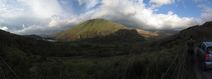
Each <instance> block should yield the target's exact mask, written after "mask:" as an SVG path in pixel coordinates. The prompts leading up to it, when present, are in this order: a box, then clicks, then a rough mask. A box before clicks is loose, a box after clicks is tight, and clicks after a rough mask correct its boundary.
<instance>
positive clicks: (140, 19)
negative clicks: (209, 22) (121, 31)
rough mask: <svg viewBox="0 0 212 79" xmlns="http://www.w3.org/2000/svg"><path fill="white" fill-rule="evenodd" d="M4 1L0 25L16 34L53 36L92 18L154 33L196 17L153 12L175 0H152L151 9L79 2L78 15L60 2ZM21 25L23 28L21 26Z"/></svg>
mask: <svg viewBox="0 0 212 79" xmlns="http://www.w3.org/2000/svg"><path fill="white" fill-rule="evenodd" d="M7 1H8V0H0V23H4V24H5V25H6V26H7V27H8V28H9V29H8V28H7V30H8V31H11V32H14V33H18V34H34V33H35V34H37V33H53V32H54V31H55V32H56V31H58V30H62V29H64V28H67V27H70V26H71V25H74V24H77V23H79V22H82V21H85V20H89V19H94V18H104V19H108V20H112V21H116V22H120V23H123V24H126V25H129V27H131V26H134V27H139V28H145V29H154V30H158V29H181V28H186V27H188V26H191V25H195V24H197V23H196V21H195V18H192V17H180V16H178V15H177V14H175V13H173V12H172V11H169V12H167V13H164V14H159V13H156V12H155V10H156V8H152V6H153V5H154V6H155V7H160V6H162V5H168V4H172V3H174V0H151V1H150V3H151V4H152V6H151V7H146V6H145V5H146V4H145V3H143V0H101V1H99V0H78V2H79V5H83V7H85V8H86V9H85V10H86V11H82V12H83V13H80V14H77V15H74V13H72V12H71V13H70V12H68V11H64V8H63V7H64V6H63V5H61V4H60V3H59V1H60V0H15V1H16V4H8V3H7ZM63 1H66V0H63ZM67 1H68V0H67ZM70 1H71V0H70ZM63 3H64V2H63ZM97 5H98V7H95V6H97ZM65 7H69V6H65ZM81 7H82V6H81ZM94 7H95V8H94ZM71 11H72V10H71ZM73 12H74V10H73ZM67 15H68V16H69V17H67ZM23 24H24V25H25V27H22V25H23ZM8 25H9V26H8ZM17 27H18V28H17ZM11 28H17V29H13V30H11ZM4 29H5V28H4Z"/></svg>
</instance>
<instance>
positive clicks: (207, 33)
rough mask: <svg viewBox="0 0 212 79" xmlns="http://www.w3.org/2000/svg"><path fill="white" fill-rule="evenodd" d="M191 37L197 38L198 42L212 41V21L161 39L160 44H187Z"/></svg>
mask: <svg viewBox="0 0 212 79" xmlns="http://www.w3.org/2000/svg"><path fill="white" fill-rule="evenodd" d="M190 39H193V40H195V42H196V43H200V42H202V41H212V21H210V22H206V23H204V24H202V25H196V26H192V27H189V28H187V29H184V30H182V31H180V32H179V33H177V34H175V35H172V36H169V37H166V38H164V39H162V40H159V41H160V45H174V44H183V43H184V44H185V43H186V42H187V41H188V40H190Z"/></svg>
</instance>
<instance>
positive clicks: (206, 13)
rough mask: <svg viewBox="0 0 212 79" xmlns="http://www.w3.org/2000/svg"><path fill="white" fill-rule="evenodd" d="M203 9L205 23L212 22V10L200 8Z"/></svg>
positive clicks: (204, 7)
mask: <svg viewBox="0 0 212 79" xmlns="http://www.w3.org/2000/svg"><path fill="white" fill-rule="evenodd" d="M200 7H201V8H202V13H201V17H202V19H203V21H204V22H206V21H212V15H211V14H212V8H210V7H207V6H200Z"/></svg>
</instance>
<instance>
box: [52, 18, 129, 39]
mask: <svg viewBox="0 0 212 79" xmlns="http://www.w3.org/2000/svg"><path fill="white" fill-rule="evenodd" d="M125 28H126V27H125V26H124V25H122V24H118V23H114V22H111V21H108V20H104V19H92V20H88V21H85V22H82V23H80V24H78V25H76V26H74V27H72V28H70V29H68V30H66V31H64V32H61V33H59V34H58V35H57V37H56V38H57V39H59V40H76V39H83V38H93V37H97V36H105V35H108V34H111V33H114V32H116V31H118V30H120V29H125Z"/></svg>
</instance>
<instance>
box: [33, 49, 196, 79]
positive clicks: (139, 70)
mask: <svg viewBox="0 0 212 79" xmlns="http://www.w3.org/2000/svg"><path fill="white" fill-rule="evenodd" d="M182 54H183V52H182V51H181V47H177V46H176V47H173V48H170V49H163V50H159V51H152V52H143V53H142V54H129V55H121V56H111V57H89V56H86V57H84V56H78V57H50V58H48V59H47V61H45V62H42V63H37V64H34V65H33V66H32V67H31V68H30V69H31V70H32V71H31V73H33V75H32V76H31V78H32V79H39V78H44V77H45V78H46V79H195V76H194V73H193V72H192V69H191V68H189V66H188V65H187V64H186V62H183V60H182V57H181V55H182ZM176 56H177V57H176ZM33 69H34V70H33Z"/></svg>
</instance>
